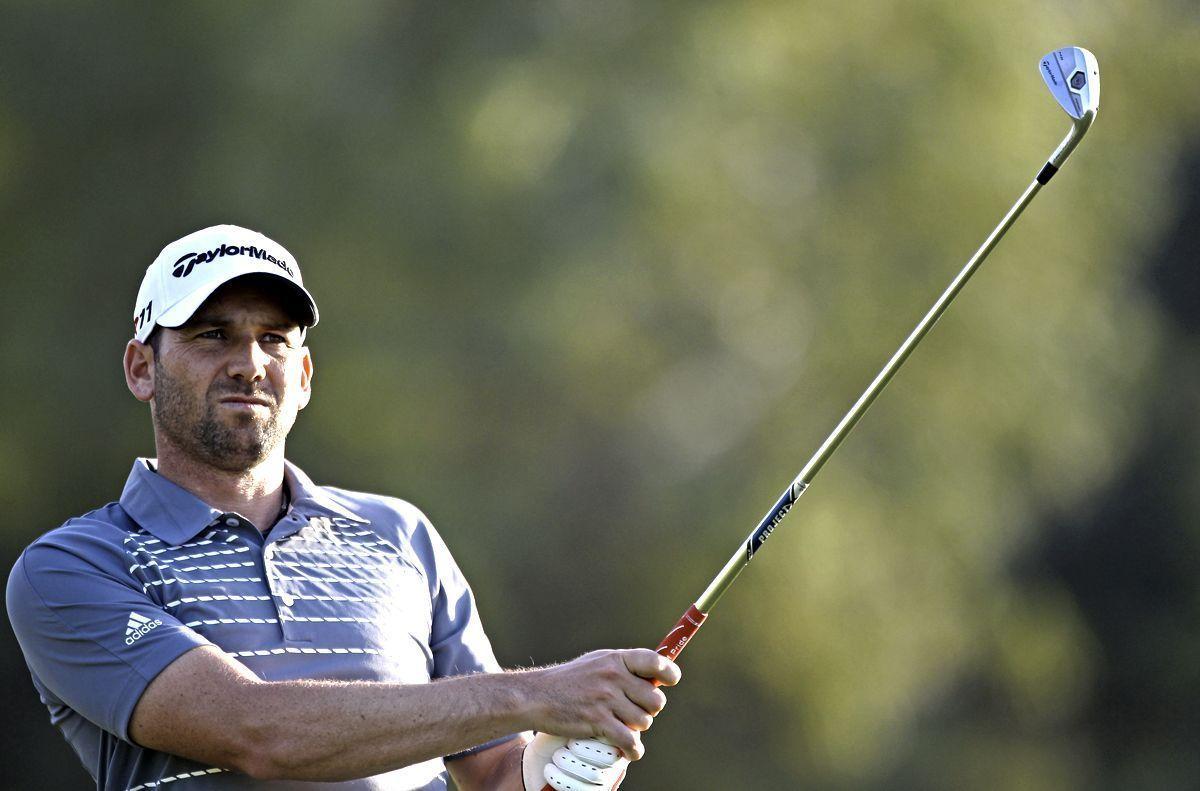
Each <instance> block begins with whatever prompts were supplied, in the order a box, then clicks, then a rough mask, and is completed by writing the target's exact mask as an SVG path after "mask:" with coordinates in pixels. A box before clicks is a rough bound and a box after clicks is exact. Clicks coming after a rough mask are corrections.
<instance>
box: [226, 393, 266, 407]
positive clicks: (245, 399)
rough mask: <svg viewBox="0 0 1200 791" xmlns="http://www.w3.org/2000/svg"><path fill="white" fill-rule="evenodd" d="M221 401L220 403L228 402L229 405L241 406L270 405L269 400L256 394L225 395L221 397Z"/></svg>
mask: <svg viewBox="0 0 1200 791" xmlns="http://www.w3.org/2000/svg"><path fill="white" fill-rule="evenodd" d="M221 403H222V404H230V405H231V406H242V407H253V406H261V407H267V408H270V406H271V402H270V401H268V400H267V399H265V398H259V397H257V396H241V395H235V396H225V397H224V398H222V399H221Z"/></svg>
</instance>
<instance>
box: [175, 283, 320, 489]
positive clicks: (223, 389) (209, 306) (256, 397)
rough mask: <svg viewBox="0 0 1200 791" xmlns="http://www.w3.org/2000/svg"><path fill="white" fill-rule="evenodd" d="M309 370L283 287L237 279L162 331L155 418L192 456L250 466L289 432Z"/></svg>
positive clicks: (232, 465) (303, 395) (227, 464)
mask: <svg viewBox="0 0 1200 791" xmlns="http://www.w3.org/2000/svg"><path fill="white" fill-rule="evenodd" d="M311 374H312V362H311V359H310V358H309V356H308V350H307V349H306V348H305V347H304V346H303V345H302V334H301V331H300V327H299V325H298V324H297V323H296V321H295V319H293V318H292V317H291V316H290V315H289V314H288V312H287V311H286V310H285V307H284V304H283V303H282V301H281V300H280V298H279V295H278V292H277V291H275V290H274V289H272V288H270V287H268V286H263V285H262V284H258V283H253V282H248V283H247V282H239V281H236V280H235V281H233V282H232V283H229V284H227V285H225V286H222V287H221V288H220V289H218V290H217V291H216V292H215V293H214V294H213V296H212V297H210V298H209V299H208V300H207V301H206V302H205V303H204V304H203V305H201V306H200V309H199V310H197V311H196V313H195V315H193V316H192V318H191V320H189V321H188V323H187V324H185V325H183V326H182V327H179V328H177V329H172V330H166V331H165V332H164V336H163V343H162V345H161V354H160V358H159V360H158V366H157V372H156V381H155V391H156V393H155V402H156V404H155V406H156V410H155V411H156V420H158V422H159V423H160V427H161V428H163V429H164V430H166V431H167V433H168V434H170V435H172V436H173V437H174V438H175V439H176V440H178V441H180V444H182V445H183V446H184V447H185V448H186V449H187V450H189V451H190V452H192V453H193V454H194V455H198V456H200V457H203V458H204V460H205V461H208V462H209V463H215V464H217V466H220V467H222V468H224V469H245V468H247V467H249V466H253V465H254V464H255V463H257V462H259V461H261V460H262V459H263V458H265V457H266V456H268V455H270V453H271V452H272V451H273V450H274V449H275V448H277V447H279V445H280V443H281V442H282V441H283V439H284V438H285V437H286V436H287V433H288V431H290V430H291V427H292V424H293V423H294V422H295V419H296V413H297V412H298V411H299V410H300V409H301V408H303V407H304V406H305V404H307V403H308V397H309V394H310V390H309V381H310V378H311Z"/></svg>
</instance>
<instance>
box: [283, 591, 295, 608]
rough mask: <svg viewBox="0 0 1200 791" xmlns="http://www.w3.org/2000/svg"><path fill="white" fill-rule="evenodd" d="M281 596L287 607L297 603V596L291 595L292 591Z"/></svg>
mask: <svg viewBox="0 0 1200 791" xmlns="http://www.w3.org/2000/svg"><path fill="white" fill-rule="evenodd" d="M279 598H280V599H282V600H283V604H284V606H285V607H291V606H292V605H293V604H295V603H296V597H295V596H293V595H291V594H290V593H283V594H280V596H279Z"/></svg>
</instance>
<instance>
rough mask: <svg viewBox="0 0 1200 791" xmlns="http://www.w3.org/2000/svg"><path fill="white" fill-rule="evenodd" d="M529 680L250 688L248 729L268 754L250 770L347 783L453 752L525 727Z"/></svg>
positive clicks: (492, 677) (489, 677)
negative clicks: (526, 688)
mask: <svg viewBox="0 0 1200 791" xmlns="http://www.w3.org/2000/svg"><path fill="white" fill-rule="evenodd" d="M525 675H526V674H524V673H494V674H493V673H488V674H482V673H481V674H478V675H472V676H463V677H459V678H452V679H445V680H441V681H437V682H434V683H430V684H412V685H404V684H386V683H377V682H334V681H287V682H263V683H258V684H253V685H250V687H249V689H248V695H247V698H246V701H245V703H246V706H247V710H248V711H249V715H248V717H247V720H248V729H249V735H250V739H251V742H252V743H254V744H257V745H259V747H260V750H259V755H258V756H249V757H248V761H249V765H248V766H247V767H245V770H246V771H248V772H249V773H250V774H252V775H254V776H256V777H261V778H281V779H282V778H286V779H292V780H346V779H352V778H358V777H365V776H369V775H373V774H380V773H383V772H387V771H390V770H392V769H395V768H397V767H400V766H408V765H411V764H415V763H420V762H421V761H425V760H428V759H430V758H437V757H441V756H444V755H452V754H454V753H456V752H460V751H462V750H465V749H468V748H470V747H474V746H476V745H479V744H482V743H484V742H487V741H489V740H491V739H495V738H497V737H500V736H504V735H506V734H510V733H515V732H517V731H520V730H523V729H524V727H526V726H525V725H523V723H525V722H527V721H528V719H529V713H528V696H527V695H526V694H525V691H524V688H525V685H526V683H527V679H526V678H525Z"/></svg>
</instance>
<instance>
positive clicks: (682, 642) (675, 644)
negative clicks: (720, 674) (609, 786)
mask: <svg viewBox="0 0 1200 791" xmlns="http://www.w3.org/2000/svg"><path fill="white" fill-rule="evenodd" d="M707 617H708V615H706V614H705V613H702V612H700V611H699V610H698V609H696V605H694V604H693V605H692V606H691V607H688V609H687V612H685V613H684V614H683V616H682V617H680V619H679V622H678V623H676V624H675V628H673V629H672V630H671V631H669V632H667V636H666V637H664V638H663V639H662V642H661V643H659V644H658V648H655V649H654V653H656V654H662V655H663V656H665V657H666V658H667V659H670V660H671V661H672V662H674V661H675V658H676V657H677V656H679V655H680V654H682V653H683V649H685V648H687V644H688V642H690V641H691V639H692V635H694V634H695V633H696V631H697V630H698V629H699V628H700V627H701V626H702V625H703V624H704V619H705V618H707ZM654 685H655V686H658V682H657V681H655V682H654ZM621 779H622V780H623V779H624V777H622V778H621ZM620 784H621V783H620V781H617V785H620ZM615 787H616V786H614V788H615ZM542 791H554V786H552V785H550V784H549V783H547V784H546V785H545V786H543V787H542Z"/></svg>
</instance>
